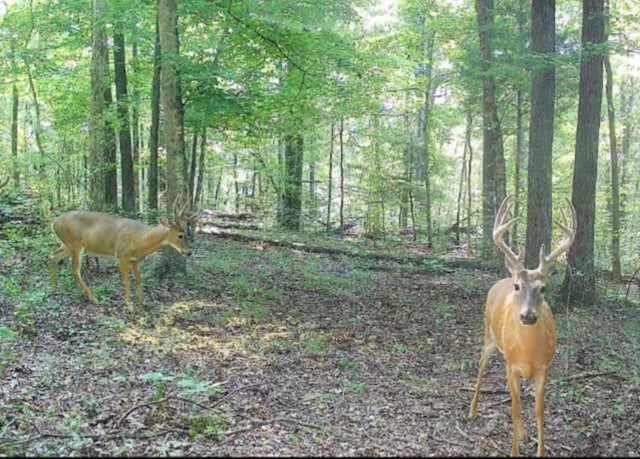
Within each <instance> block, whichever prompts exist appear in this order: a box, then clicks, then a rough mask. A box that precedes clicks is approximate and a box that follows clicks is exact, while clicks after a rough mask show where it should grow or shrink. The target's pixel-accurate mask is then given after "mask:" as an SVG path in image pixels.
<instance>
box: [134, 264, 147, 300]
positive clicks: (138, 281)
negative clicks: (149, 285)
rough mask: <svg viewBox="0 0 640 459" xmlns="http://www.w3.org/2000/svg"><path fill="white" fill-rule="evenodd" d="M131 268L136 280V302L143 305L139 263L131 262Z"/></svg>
mask: <svg viewBox="0 0 640 459" xmlns="http://www.w3.org/2000/svg"><path fill="white" fill-rule="evenodd" d="M131 267H132V268H133V275H134V276H135V278H136V287H138V302H139V303H140V304H144V296H143V292H142V276H141V275H140V263H139V262H138V261H132V262H131Z"/></svg>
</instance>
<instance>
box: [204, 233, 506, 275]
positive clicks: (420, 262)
mask: <svg viewBox="0 0 640 459" xmlns="http://www.w3.org/2000/svg"><path fill="white" fill-rule="evenodd" d="M201 234H203V235H206V236H210V237H220V238H224V239H231V240H234V241H238V242H262V243H264V244H269V245H272V246H275V247H284V248H288V249H292V250H301V251H304V252H309V253H320V254H325V255H344V256H348V257H354V258H360V259H364V260H372V261H391V262H396V263H400V264H411V265H417V266H420V267H422V268H424V269H425V270H427V271H437V270H439V269H441V268H443V269H445V270H452V269H457V268H462V269H482V270H487V271H496V272H497V271H498V268H497V267H496V265H494V264H491V263H487V262H486V261H483V260H478V259H468V258H441V257H425V256H421V255H393V254H389V253H376V252H356V251H353V250H348V249H342V248H338V247H322V246H315V245H309V244H305V243H302V242H291V241H285V240H281V239H268V238H265V237H262V236H252V235H247V234H238V233H233V232H228V231H217V232H208V231H202V233H201ZM429 260H433V265H434V266H433V267H432V266H429ZM436 265H437V266H438V267H436Z"/></svg>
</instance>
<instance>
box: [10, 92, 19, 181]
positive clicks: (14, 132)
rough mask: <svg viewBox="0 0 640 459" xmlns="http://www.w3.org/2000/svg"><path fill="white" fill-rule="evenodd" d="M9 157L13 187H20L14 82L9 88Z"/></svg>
mask: <svg viewBox="0 0 640 459" xmlns="http://www.w3.org/2000/svg"><path fill="white" fill-rule="evenodd" d="M11 93H12V97H11V99H12V105H11V157H12V158H13V186H14V187H15V188H16V189H18V188H19V187H20V168H19V166H18V102H19V98H18V86H17V85H16V83H15V82H14V83H13V85H12V88H11Z"/></svg>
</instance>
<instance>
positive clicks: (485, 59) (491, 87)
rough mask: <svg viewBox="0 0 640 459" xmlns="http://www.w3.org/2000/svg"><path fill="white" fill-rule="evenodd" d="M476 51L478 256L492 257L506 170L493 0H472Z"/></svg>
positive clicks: (493, 256)
mask: <svg viewBox="0 0 640 459" xmlns="http://www.w3.org/2000/svg"><path fill="white" fill-rule="evenodd" d="M476 12H477V16H478V31H479V39H480V54H481V56H482V72H483V74H484V76H483V85H482V86H483V113H482V127H483V143H482V148H483V159H482V195H483V196H482V198H483V199H482V234H483V245H482V257H483V258H485V259H491V258H495V256H496V250H495V248H494V244H493V220H494V217H495V213H496V210H497V207H498V206H499V205H500V203H501V202H502V200H503V199H504V196H505V193H506V177H505V175H506V173H505V165H504V152H503V148H502V130H501V127H500V120H499V118H498V106H497V102H496V84H495V78H494V77H493V76H491V75H490V73H489V71H490V70H491V62H492V57H491V55H492V51H491V40H492V31H493V0H476Z"/></svg>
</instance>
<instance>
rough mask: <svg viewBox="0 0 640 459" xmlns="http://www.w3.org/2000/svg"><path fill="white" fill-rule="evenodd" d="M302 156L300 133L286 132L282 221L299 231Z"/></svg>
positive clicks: (285, 225)
mask: <svg viewBox="0 0 640 459" xmlns="http://www.w3.org/2000/svg"><path fill="white" fill-rule="evenodd" d="M302 157H303V140H302V135H301V134H288V135H287V136H286V137H285V149H284V163H285V187H284V201H283V209H282V211H283V215H282V217H283V218H282V223H283V226H284V227H285V228H287V229H290V230H294V231H299V230H300V226H301V214H302Z"/></svg>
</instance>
